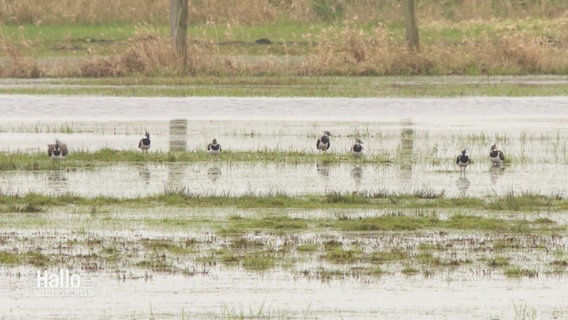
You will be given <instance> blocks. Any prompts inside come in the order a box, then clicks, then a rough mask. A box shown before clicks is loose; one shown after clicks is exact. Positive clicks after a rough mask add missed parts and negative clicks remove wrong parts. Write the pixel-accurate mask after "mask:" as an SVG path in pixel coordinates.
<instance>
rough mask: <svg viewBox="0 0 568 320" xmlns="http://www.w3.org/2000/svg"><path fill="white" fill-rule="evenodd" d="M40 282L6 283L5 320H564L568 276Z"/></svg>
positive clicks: (231, 273) (256, 276) (226, 274)
mask: <svg viewBox="0 0 568 320" xmlns="http://www.w3.org/2000/svg"><path fill="white" fill-rule="evenodd" d="M35 278H36V277H35V276H33V275H32V276H23V277H21V278H16V277H12V278H8V281H3V282H4V283H3V286H2V289H0V290H1V291H0V293H1V296H0V301H1V302H2V303H1V305H2V307H1V308H2V311H3V315H4V316H6V317H8V318H34V317H37V316H38V315H41V318H42V319H59V318H61V317H64V318H66V319H101V318H113V319H116V318H121V319H125V318H126V319H130V318H148V317H152V316H153V317H158V318H172V319H179V318H183V316H182V315H185V318H192V319H193V318H198V319H206V318H220V317H221V318H227V317H229V315H233V317H234V316H240V315H242V316H245V317H254V316H256V317H265V318H270V319H280V318H285V319H290V318H292V319H322V318H326V319H345V318H347V319H377V318H380V319H400V318H401V317H404V318H412V319H441V318H459V319H517V318H521V319H523V318H525V317H530V318H535V319H553V318H555V317H560V318H563V317H565V316H566V314H567V312H568V308H567V307H566V303H565V301H566V299H568V293H567V292H566V290H565V288H566V285H568V279H567V278H537V279H520V280H513V281H512V280H507V279H496V278H491V279H485V278H482V277H478V276H474V275H472V276H471V277H470V278H469V279H461V280H458V281H454V280H452V279H451V278H446V277H444V276H442V277H440V278H438V277H433V278H420V277H411V278H408V277H404V276H400V277H386V278H381V279H345V280H332V281H328V282H321V281H313V280H310V279H305V278H293V277H291V276H290V275H288V274H287V273H281V272H278V271H275V272H270V273H265V274H260V273H250V272H245V271H239V270H222V269H221V270H211V272H210V273H209V274H207V275H197V276H193V277H184V276H176V275H154V276H153V277H152V278H151V279H149V280H147V281H145V280H143V279H137V280H130V279H127V280H126V281H124V282H123V281H120V280H117V279H116V277H111V276H97V275H89V276H87V277H82V278H81V281H82V288H83V289H84V290H85V294H86V295H92V296H86V297H81V296H65V297H57V296H56V297H36V296H34V291H33V288H34V287H36V279H35ZM4 279H6V278H4ZM87 290H89V291H87ZM449 297H451V298H449ZM8 305H10V306H11V308H10V309H8V308H7V307H6V306H8ZM101 306H104V308H103V309H104V311H103V310H101ZM223 314H224V315H225V316H224V317H222V316H221V315H223Z"/></svg>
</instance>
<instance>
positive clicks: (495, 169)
mask: <svg viewBox="0 0 568 320" xmlns="http://www.w3.org/2000/svg"><path fill="white" fill-rule="evenodd" d="M503 172H505V167H504V166H502V165H493V164H492V165H491V167H489V177H490V178H491V183H492V184H495V183H497V180H499V177H500V176H501V175H503Z"/></svg>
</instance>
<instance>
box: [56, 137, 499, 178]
mask: <svg viewBox="0 0 568 320" xmlns="http://www.w3.org/2000/svg"><path fill="white" fill-rule="evenodd" d="M331 136H332V134H331V132H329V131H324V132H323V135H322V136H321V137H319V138H318V140H317V142H316V148H317V150H319V151H320V152H322V153H323V152H326V151H327V150H329V148H330V147H331V139H330V137H331ZM150 144H151V141H150V133H149V132H148V131H146V132H145V133H144V137H143V138H142V139H140V141H139V142H138V148H139V149H140V150H142V151H143V152H146V151H148V150H149V149H150ZM221 150H222V149H221V145H220V144H219V143H218V142H217V139H213V140H212V141H211V143H209V144H208V145H207V152H208V153H209V154H211V155H215V156H216V155H220V154H221ZM363 150H364V148H363V141H362V140H361V139H359V138H356V139H355V142H354V143H353V145H352V146H351V150H350V151H351V155H352V156H353V157H356V158H360V157H361V156H363ZM47 154H48V155H49V157H50V158H52V159H54V160H59V159H63V158H65V156H67V155H68V154H69V151H68V149H67V145H66V144H65V143H62V142H61V141H59V140H55V143H54V144H49V145H48V148H47ZM489 159H490V160H491V162H492V163H493V165H496V166H500V165H502V164H503V161H504V160H505V156H504V155H503V152H502V151H501V150H499V149H497V145H495V144H493V145H492V146H491V148H490V149H489ZM470 162H471V161H470V158H469V156H468V154H467V151H466V150H463V151H462V152H461V154H460V155H459V156H458V157H457V159H456V164H457V165H458V167H459V168H460V170H461V172H462V173H463V172H465V168H467V166H468V165H469V164H470Z"/></svg>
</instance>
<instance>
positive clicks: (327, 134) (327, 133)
mask: <svg viewBox="0 0 568 320" xmlns="http://www.w3.org/2000/svg"><path fill="white" fill-rule="evenodd" d="M323 134H325V135H326V136H328V137H329V136H331V132H329V131H327V130H326V131H324V132H323Z"/></svg>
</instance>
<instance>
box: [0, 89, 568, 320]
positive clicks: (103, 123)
mask: <svg viewBox="0 0 568 320" xmlns="http://www.w3.org/2000/svg"><path fill="white" fill-rule="evenodd" d="M0 112H1V113H2V117H1V118H0V151H7V152H20V151H21V152H36V151H43V150H45V148H46V145H47V144H48V143H51V142H52V141H53V140H54V139H55V138H56V137H57V138H60V139H61V140H63V141H65V142H66V143H67V144H68V145H69V147H70V149H71V151H72V152H73V151H78V150H82V151H85V150H88V151H94V150H99V149H101V148H112V149H120V150H130V149H136V145H137V143H138V140H139V139H140V138H141V136H142V133H143V132H144V130H148V131H150V132H151V134H152V139H153V140H152V149H151V152H152V151H168V150H169V149H170V140H171V138H172V137H171V135H170V128H169V121H170V120H172V119H187V120H188V128H187V134H186V135H185V136H184V137H182V139H183V141H184V142H185V145H186V147H187V149H188V150H190V151H194V150H202V149H203V148H204V146H205V145H206V144H207V143H208V141H209V140H210V139H211V138H213V137H216V138H217V139H218V140H220V142H221V144H223V147H224V148H225V149H226V150H235V151H256V150H274V151H304V152H316V151H315V139H316V138H317V136H318V135H319V134H321V132H322V131H323V130H330V131H332V133H333V137H332V149H331V152H334V153H347V152H348V150H349V147H350V144H351V142H352V141H353V139H354V138H355V137H356V136H360V137H362V139H363V140H364V142H365V144H364V145H365V147H366V152H367V155H369V156H374V155H387V156H388V157H389V158H391V159H393V164H391V165H379V164H357V163H355V162H346V163H340V164H335V165H327V166H323V165H322V163H321V162H316V163H308V164H297V165H296V164H278V163H242V162H232V161H217V162H216V161H209V162H199V163H173V164H156V163H147V164H143V165H135V164H128V163H120V164H112V165H101V166H100V167H97V168H95V169H92V170H91V169H68V168H66V167H65V163H63V164H62V166H61V168H60V169H54V170H52V171H41V172H10V171H3V172H0V190H1V191H2V192H3V193H17V194H25V193H28V192H39V193H46V194H63V193H68V192H72V193H74V194H77V195H83V196H98V195H110V196H119V197H137V196H141V195H150V194H159V193H163V192H165V191H166V190H185V191H187V192H190V193H193V194H200V195H241V194H247V193H252V194H274V193H286V194H291V195H298V194H324V193H328V192H336V191H339V192H381V191H388V192H395V193H406V192H409V193H411V192H413V191H415V190H420V189H431V190H434V191H435V192H444V194H445V195H446V196H451V197H454V196H461V195H468V196H475V197H484V196H487V195H494V194H498V195H503V194H506V193H509V192H522V191H532V192H541V193H543V194H556V195H564V196H565V195H566V194H567V183H566V182H565V177H564V173H565V172H568V170H567V169H568V168H567V166H568V147H567V144H566V141H567V139H566V138H567V137H568V126H567V124H568V97H551V98H484V97H479V98H455V99H388V98H387V99H318V98H112V97H82V96H74V97H57V96H11V95H0ZM495 142H497V143H498V145H499V146H500V147H501V148H502V149H503V150H504V151H505V153H506V155H507V156H508V157H509V158H510V159H512V160H511V162H510V163H508V164H507V165H506V166H505V167H504V168H493V167H491V166H490V164H489V162H488V159H487V158H486V155H487V152H488V149H489V146H490V145H491V144H493V143H495ZM463 148H467V150H468V152H469V153H470V155H471V156H472V158H473V161H474V162H473V163H472V164H471V165H470V166H469V167H468V168H467V172H466V174H465V176H461V175H460V173H459V170H458V169H457V168H456V167H455V165H454V161H455V160H454V159H455V157H456V156H457V154H458V153H459V152H460V151H461V150H462V149H463ZM70 157H71V156H70ZM180 210H181V209H180ZM187 210H191V208H189V209H187V208H184V209H183V210H181V211H180V212H179V214H180V215H187V214H188V212H187ZM218 211H219V210H218ZM218 211H213V212H208V213H207V214H211V215H212V216H213V217H216V216H227V215H233V214H247V213H243V212H237V211H238V210H237V209H223V210H221V211H222V212H218ZM49 214H56V215H57V214H58V213H57V212H55V213H53V212H50V213H49ZM60 214H61V215H62V217H60V218H59V219H62V220H64V221H72V222H73V223H72V224H71V225H63V226H62V225H59V224H58V221H59V220H57V217H51V218H55V219H50V216H41V215H33V216H26V217H24V218H23V220H22V221H12V220H10V218H9V216H8V215H4V216H2V217H0V221H2V223H1V224H0V226H1V228H2V232H5V233H6V234H13V235H14V237H13V238H14V239H15V238H17V236H18V234H19V232H21V229H26V228H28V227H26V226H27V225H28V224H30V220H26V219H46V221H44V222H45V223H44V222H42V223H41V225H42V226H43V227H38V228H39V230H35V231H34V230H32V231H30V233H29V234H28V235H26V237H28V238H29V239H34V237H37V236H38V234H41V233H42V232H47V233H48V235H49V237H50V240H49V241H51V242H53V243H57V242H58V241H64V240H66V239H67V238H66V237H67V236H68V235H69V234H75V233H77V234H82V233H83V232H85V230H90V231H92V232H100V233H101V234H103V235H104V237H105V238H106V237H108V238H109V239H112V238H113V237H117V236H118V238H120V237H121V236H120V235H117V234H116V233H117V232H118V233H121V232H122V233H127V234H129V233H136V232H139V231H140V230H144V229H145V228H146V227H145V226H140V225H138V224H137V223H141V222H140V221H143V219H141V218H140V217H131V218H124V215H125V214H124V213H123V212H116V213H114V214H115V216H113V217H114V218H113V217H110V219H111V220H110V221H113V219H117V220H119V219H126V220H120V221H118V222H116V224H112V223H111V225H112V227H109V226H106V227H105V226H103V227H97V224H96V223H101V224H103V223H102V222H100V221H98V220H97V219H99V218H97V215H92V216H89V217H90V219H94V220H97V221H98V222H97V221H95V222H94V223H95V224H94V225H90V224H84V221H83V220H82V219H88V218H87V217H86V214H83V215H75V216H73V217H68V216H66V215H65V214H63V213H60ZM191 214H195V213H193V212H191ZM295 214H296V215H301V214H306V213H295ZM307 214H310V215H312V214H313V215H318V214H321V215H326V214H329V213H328V212H325V213H318V212H309V213H307ZM349 214H350V215H354V216H357V215H360V216H364V215H368V214H371V215H373V214H377V213H376V212H368V211H361V210H359V211H358V210H353V212H350V213H349ZM148 215H149V216H151V217H155V216H159V213H156V212H149V213H148ZM103 216H104V215H103ZM100 219H102V218H100ZM128 219H130V220H128ZM558 221H565V219H564V218H562V217H560V218H558ZM54 224H55V225H54ZM98 228H101V230H97V229H98ZM117 228H118V230H115V229H117ZM34 232H36V233H34ZM37 232H39V233H37ZM144 232H145V233H144V234H145V236H147V237H150V238H152V237H159V236H160V235H164V234H172V236H174V233H175V234H183V233H184V232H188V231H187V230H182V229H174V230H169V231H168V230H161V229H160V230H156V229H154V230H145V231H144ZM193 232H198V233H200V234H201V235H203V236H205V234H206V233H208V232H209V231H208V230H197V231H195V230H194V231H193ZM401 238H402V236H401ZM421 239H422V238H421ZM423 240H424V239H423ZM14 241H16V240H14ZM38 241H39V240H38ZM32 242H33V244H35V245H41V244H39V243H36V242H34V241H32ZM383 242H384V241H383ZM383 242H381V243H383ZM18 245H19V244H18V243H14V244H12V243H9V242H8V243H1V244H0V246H1V247H3V248H4V249H5V250H17V249H18V248H17V246H18ZM10 246H16V247H14V248H11V247H10ZM54 246H55V245H54ZM550 249H553V250H554V249H559V250H561V251H564V252H565V251H566V250H567V248H566V244H565V241H564V242H561V243H555V244H551V248H550ZM466 254H467V253H466ZM476 254H483V252H481V253H476ZM547 254H549V253H547ZM549 255H552V253H550V254H549ZM535 259H537V260H538V259H540V256H539V257H538V258H535ZM547 259H548V258H547ZM180 263H186V262H184V261H181V262H180ZM187 263H190V262H187ZM312 267H313V266H310V268H312ZM36 271H37V270H36V269H34V268H29V267H20V268H6V267H4V266H3V267H2V268H0V314H2V317H5V318H8V319H10V318H16V319H26V318H31V317H37V315H38V314H41V315H42V318H46V319H58V318H76V319H86V318H90V319H100V318H150V317H151V316H152V315H153V316H155V317H157V318H171V319H179V318H183V316H182V314H183V315H187V317H186V318H211V317H219V316H220V315H225V318H226V317H227V316H226V315H233V316H235V315H241V314H242V315H245V316H250V315H256V314H262V315H264V316H267V315H268V316H269V318H302V319H303V318H308V319H309V318H352V319H376V318H381V319H400V318H412V319H441V318H460V319H513V318H519V319H524V318H531V319H532V318H537V319H541V318H542V319H550V318H555V317H556V318H562V317H566V316H567V315H568V308H567V307H566V303H565V301H566V300H567V299H568V296H567V294H568V293H567V292H566V290H565V288H566V285H568V283H567V282H568V281H567V278H566V277H564V276H547V275H542V274H541V275H540V276H539V277H536V278H521V279H516V280H515V279H513V280H512V279H506V278H503V277H502V276H499V275H491V276H484V275H482V274H481V273H480V272H478V271H475V270H474V271H472V272H468V271H463V270H462V271H460V272H454V271H448V272H447V273H446V272H443V273H440V274H435V275H434V276H432V277H424V276H422V275H421V274H420V275H415V276H410V277H407V276H403V275H401V274H400V273H394V274H387V275H385V276H382V277H372V278H366V277H359V278H357V277H352V278H351V277H347V278H344V279H341V280H337V279H333V280H328V281H321V280H320V279H314V278H310V277H302V276H298V274H297V273H294V272H290V271H289V270H280V269H276V270H271V271H269V272H250V271H246V270H242V269H240V268H226V267H224V266H222V265H217V266H214V267H212V268H211V269H210V270H209V271H208V273H206V274H197V275H194V276H181V275H176V274H161V273H155V274H151V277H150V278H149V279H145V278H144V275H145V274H146V273H145V272H146V271H145V270H143V269H142V270H141V269H136V268H130V267H125V268H124V270H123V271H121V272H123V274H124V275H125V276H126V278H125V279H124V280H120V281H119V280H118V279H117V275H116V274H114V273H113V272H100V273H92V272H86V273H81V274H80V275H81V281H82V288H83V289H92V293H93V294H92V296H91V295H90V296H87V297H77V296H70V297H37V296H35V295H34V292H33V289H34V288H35V287H36ZM69 306H73V307H71V308H70V307H69Z"/></svg>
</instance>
